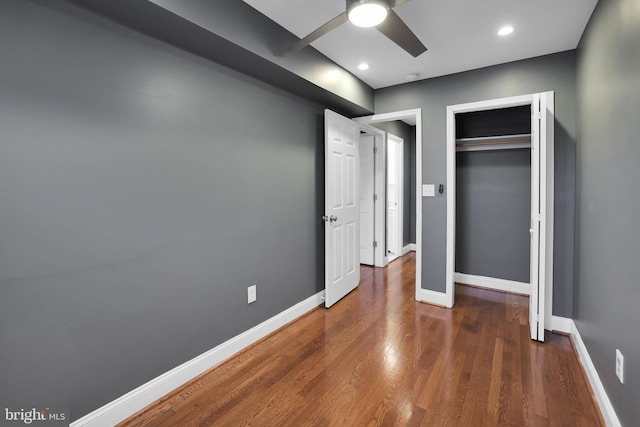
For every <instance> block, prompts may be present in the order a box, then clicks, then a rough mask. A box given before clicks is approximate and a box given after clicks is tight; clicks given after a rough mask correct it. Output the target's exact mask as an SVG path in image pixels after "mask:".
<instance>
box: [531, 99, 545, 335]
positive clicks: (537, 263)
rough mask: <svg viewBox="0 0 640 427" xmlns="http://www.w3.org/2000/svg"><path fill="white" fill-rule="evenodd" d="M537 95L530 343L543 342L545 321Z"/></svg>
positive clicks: (536, 105) (541, 133)
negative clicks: (533, 341) (531, 340)
mask: <svg viewBox="0 0 640 427" xmlns="http://www.w3.org/2000/svg"><path fill="white" fill-rule="evenodd" d="M545 110H546V108H544V109H543V108H542V100H541V96H540V95H539V94H535V95H534V96H533V102H532V104H531V228H530V229H529V233H531V249H530V256H531V260H530V281H531V294H530V295H529V328H530V330H531V339H533V340H537V341H544V319H545V310H544V308H545V246H546V242H545V238H546V223H547V221H546V211H547V202H546V201H547V195H546V187H547V186H546V176H547V161H546V158H547V155H546V152H547V149H548V147H547V129H546V126H547V121H546V120H542V115H543V113H545Z"/></svg>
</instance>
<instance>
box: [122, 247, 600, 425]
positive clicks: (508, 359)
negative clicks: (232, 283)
mask: <svg viewBox="0 0 640 427" xmlns="http://www.w3.org/2000/svg"><path fill="white" fill-rule="evenodd" d="M414 283H415V255H414V254H413V253H410V254H408V255H406V256H404V257H401V258H399V259H397V260H395V261H393V262H392V263H391V264H390V265H389V267H387V268H385V269H381V268H373V267H362V268H361V284H360V286H359V287H358V288H357V289H356V290H355V291H353V292H352V293H351V294H349V295H348V296H347V297H346V298H344V299H343V300H341V301H340V302H338V303H337V304H336V305H334V307H332V308H331V309H329V310H327V309H324V308H318V309H316V310H313V311H311V312H310V313H308V314H307V315H305V316H303V317H302V318H300V319H298V320H296V321H295V322H292V323H291V324H289V325H287V326H286V327H284V328H282V329H280V330H278V331H276V332H275V333H273V334H271V335H269V336H268V337H266V338H264V339H263V340H261V341H259V342H258V343H256V344H255V345H253V346H251V347H250V348H248V349H247V350H245V351H243V352H241V353H239V354H238V355H236V356H234V357H232V358H230V359H229V360H227V361H225V362H223V363H221V364H220V365H218V366H217V367H215V368H213V369H211V370H209V371H208V372H206V373H205V374H203V375H201V376H200V377H198V378H196V379H194V380H193V381H191V382H190V383H188V384H185V385H184V386H182V387H180V388H179V389H177V390H175V391H174V392H172V393H170V394H169V395H167V396H165V397H164V398H162V399H160V400H159V401H157V402H156V403H154V404H152V405H150V406H149V407H148V408H146V409H145V410H143V411H141V412H140V413H138V414H136V415H134V416H132V417H131V418H129V419H128V420H126V421H124V422H123V423H121V424H120V426H121V427H130V426H158V427H163V426H172V427H173V426H180V427H183V426H212V425H215V426H217V425H220V426H231V425H233V426H238V425H256V426H264V425H277V426H296V427H297V426H306V425H308V426H347V425H348V426H420V425H423V426H436V427H437V426H447V427H449V426H474V427H475V426H495V425H505V426H536V427H538V426H589V427H593V426H600V425H604V423H603V420H602V417H601V415H600V413H599V411H598V409H597V407H596V405H595V402H594V397H593V394H592V392H591V390H590V388H589V385H588V383H587V381H586V379H585V374H584V371H583V370H582V368H581V366H580V364H579V362H578V360H577V357H576V352H575V350H574V348H573V346H572V344H571V342H570V339H569V338H568V337H566V336H559V335H553V334H549V335H548V338H547V340H546V342H545V343H544V344H541V343H537V342H534V341H531V339H530V338H529V327H528V298H527V297H526V296H522V295H513V294H506V293H501V292H495V291H490V290H486V289H480V288H473V287H469V286H459V285H458V286H456V306H455V308H454V309H453V310H449V309H445V308H441V307H436V306H432V305H428V304H422V303H417V302H416V301H415V300H414V297H415V284H414Z"/></svg>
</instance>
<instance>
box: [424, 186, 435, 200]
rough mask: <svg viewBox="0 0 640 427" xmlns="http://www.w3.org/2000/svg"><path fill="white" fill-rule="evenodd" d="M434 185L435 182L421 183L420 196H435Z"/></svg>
mask: <svg viewBox="0 0 640 427" xmlns="http://www.w3.org/2000/svg"><path fill="white" fill-rule="evenodd" d="M435 195H436V185H435V184H422V197H435Z"/></svg>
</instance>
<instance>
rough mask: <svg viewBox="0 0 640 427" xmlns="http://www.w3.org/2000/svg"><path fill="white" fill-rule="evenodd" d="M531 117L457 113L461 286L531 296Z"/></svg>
mask: <svg viewBox="0 0 640 427" xmlns="http://www.w3.org/2000/svg"><path fill="white" fill-rule="evenodd" d="M531 114H532V113H531V105H522V106H517V107H509V108H500V109H493V110H485V111H473V112H466V113H460V114H456V118H455V119H456V242H455V247H456V251H455V277H454V280H455V282H457V283H464V284H468V285H472V286H479V287H484V288H490V289H494V290H499V291H503V292H504V291H506V292H512V293H517V294H522V295H527V296H528V295H529V294H530V283H529V281H530V265H529V264H530V257H531V247H530V246H531V245H530V233H529V228H530V221H531Z"/></svg>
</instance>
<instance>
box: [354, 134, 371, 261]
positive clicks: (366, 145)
mask: <svg viewBox="0 0 640 427" xmlns="http://www.w3.org/2000/svg"><path fill="white" fill-rule="evenodd" d="M373 148H374V140H373V135H366V136H361V137H360V140H359V141H358V153H359V155H360V264H366V265H374V256H373V252H374V251H373V249H374V246H373V242H374V226H375V225H374V194H375V192H374V187H375V186H374V178H375V175H374V171H375V169H374V163H375V155H374V150H373Z"/></svg>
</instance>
